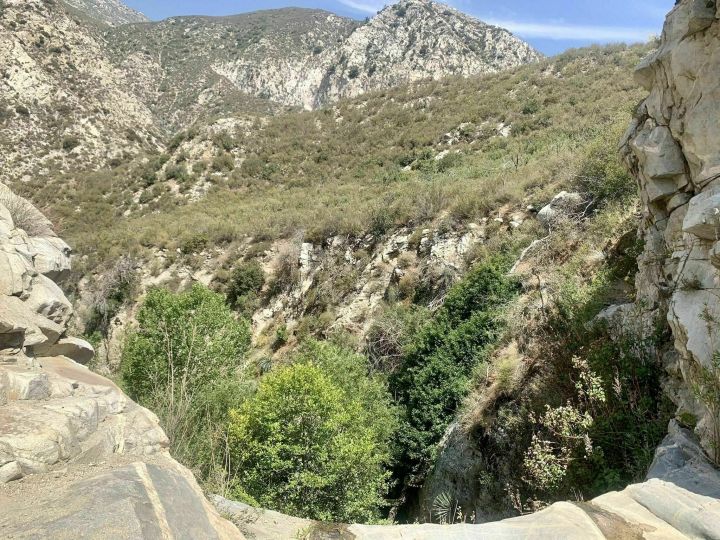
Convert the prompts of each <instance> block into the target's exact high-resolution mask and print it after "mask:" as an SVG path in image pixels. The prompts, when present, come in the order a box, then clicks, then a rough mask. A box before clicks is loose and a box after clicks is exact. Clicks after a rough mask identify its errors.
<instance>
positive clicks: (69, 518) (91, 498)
mask: <svg viewBox="0 0 720 540" xmlns="http://www.w3.org/2000/svg"><path fill="white" fill-rule="evenodd" d="M53 488H54V489H50V490H42V491H41V492H40V493H37V494H35V495H36V497H33V498H28V497H25V496H22V495H21V496H20V497H17V498H16V497H13V498H12V499H10V500H8V501H3V500H2V496H3V494H2V492H1V491H0V501H2V502H3V503H4V504H3V505H2V510H0V530H2V531H3V537H4V538H8V539H45V538H53V539H58V540H62V539H68V540H70V539H75V538H88V539H96V540H127V539H131V538H138V539H139V538H145V539H155V538H157V539H160V538H162V539H177V540H198V539H203V540H205V539H207V540H216V539H217V540H220V539H243V538H244V536H243V535H242V534H241V533H240V532H239V531H238V530H237V529H236V528H235V527H234V526H233V525H232V524H231V523H229V522H227V521H225V520H224V519H222V518H221V517H220V516H219V515H218V514H217V512H215V511H214V510H213V509H212V507H210V505H209V503H207V501H206V500H205V498H204V496H203V494H202V491H201V490H200V488H199V486H198V485H197V483H196V482H195V479H194V478H193V477H192V475H191V474H190V473H189V471H187V470H186V469H184V468H183V467H181V466H180V465H178V464H177V463H176V462H175V461H173V460H172V459H171V458H169V457H168V456H163V457H161V458H159V459H157V460H155V461H154V462H153V463H144V462H141V461H137V462H133V463H130V464H128V465H125V466H122V467H118V468H112V469H106V470H104V471H103V472H101V473H100V474H95V475H92V476H89V477H87V478H83V479H81V480H78V481H76V482H73V483H72V484H70V485H67V484H65V485H62V484H61V485H58V486H53ZM38 509H42V510H41V511H40V512H38Z"/></svg>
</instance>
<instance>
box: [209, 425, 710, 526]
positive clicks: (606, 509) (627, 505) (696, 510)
mask: <svg viewBox="0 0 720 540" xmlns="http://www.w3.org/2000/svg"><path fill="white" fill-rule="evenodd" d="M213 502H214V503H215V505H216V506H217V508H218V509H219V510H220V511H221V512H222V513H223V514H224V515H228V516H230V518H231V519H232V521H234V522H235V523H236V524H237V525H238V527H239V528H240V530H241V531H242V532H243V533H244V534H245V535H246V536H247V537H248V538H256V539H258V540H264V539H267V540H270V539H271V538H297V537H299V536H300V537H302V535H303V534H304V535H309V537H310V538H316V537H317V538H343V539H344V538H347V539H362V540H396V539H397V540H400V539H408V538H412V539H414V540H421V539H427V540H431V539H435V538H447V539H471V538H477V539H480V538H493V539H495V538H498V539H508V540H510V539H513V540H515V539H553V540H556V539H568V540H571V539H572V540H574V539H578V538H583V539H585V538H587V539H591V538H592V539H598V540H604V539H630V538H637V539H647V540H650V539H658V540H659V539H667V540H670V539H677V540H680V539H688V538H719V537H720V529H719V528H718V523H720V472H718V470H717V469H715V468H714V467H712V466H711V465H709V464H708V463H707V460H706V458H705V457H704V454H703V452H702V449H700V447H699V446H698V445H697V444H696V443H695V442H694V441H693V437H692V434H691V433H689V432H688V431H687V430H683V429H682V428H680V427H678V426H677V424H675V423H672V424H671V425H670V434H669V435H668V436H667V437H666V438H665V440H664V441H663V443H662V445H661V446H660V448H659V449H658V451H657V453H656V457H655V461H654V462H653V465H652V467H651V469H650V473H649V474H648V480H647V481H645V482H644V483H641V484H634V485H631V486H628V487H627V488H626V489H624V490H623V491H620V492H611V493H607V494H605V495H602V496H600V497H598V498H596V499H593V500H592V501H589V502H587V503H568V502H562V503H556V504H554V505H552V506H550V507H549V508H547V509H545V510H543V511H541V512H537V513H535V514H530V515H527V516H522V517H518V518H513V519H507V520H504V521H498V522H496V523H486V524H483V525H467V524H465V525H429V524H428V525H398V526H372V525H327V524H320V523H315V522H312V521H309V520H299V519H297V518H290V517H288V516H283V515H282V514H279V513H277V512H270V511H266V510H258V509H255V508H251V507H249V506H247V505H244V504H240V503H235V502H232V501H227V500H225V499H223V498H222V497H214V498H213ZM315 535H317V536H315Z"/></svg>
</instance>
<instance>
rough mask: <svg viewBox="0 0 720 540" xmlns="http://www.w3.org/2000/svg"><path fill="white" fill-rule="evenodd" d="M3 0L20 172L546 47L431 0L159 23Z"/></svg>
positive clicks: (115, 160)
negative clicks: (361, 10) (345, 14)
mask: <svg viewBox="0 0 720 540" xmlns="http://www.w3.org/2000/svg"><path fill="white" fill-rule="evenodd" d="M3 6H4V7H3V9H2V10H1V11H0V40H1V41H2V46H3V47H4V50H6V51H12V53H11V54H6V55H4V56H3V58H2V59H0V70H1V71H2V73H4V74H5V76H4V77H3V78H2V80H1V81H0V148H2V149H3V151H4V152H5V156H6V158H5V159H4V160H3V162H2V163H1V164H0V172H2V174H3V175H4V178H6V179H7V181H8V182H10V183H11V184H14V183H17V182H18V181H20V180H21V179H26V180H27V179H28V178H39V177H42V176H44V175H46V174H47V173H48V172H49V171H52V173H53V174H58V173H61V172H68V173H70V172H73V171H81V170H82V171H92V170H96V169H98V168H106V167H108V166H112V167H116V166H117V165H119V164H124V163H128V162H130V161H132V159H133V158H134V157H135V156H137V154H138V152H140V151H141V150H144V151H147V150H150V149H153V148H158V149H160V148H162V146H163V145H164V144H165V143H167V142H168V140H169V139H170V138H171V137H172V135H173V134H174V133H175V132H177V131H180V130H187V129H189V128H190V127H191V126H192V125H193V124H198V125H199V126H200V127H201V128H202V126H203V125H205V124H206V123H209V122H213V121H214V120H216V119H217V118H223V117H224V118H227V117H230V116H233V115H239V116H243V117H249V118H250V121H251V122H252V121H253V119H255V118H258V117H266V116H268V115H272V114H274V113H275V112H278V111H280V110H281V109H282V108H283V107H284V106H289V105H292V106H300V107H305V108H312V107H316V106H318V105H320V104H323V103H329V102H331V101H333V100H336V99H338V98H341V97H345V96H354V95H357V94H360V93H363V92H366V91H370V90H374V89H379V88H388V87H390V86H393V85H396V84H400V83H403V82H408V81H412V80H416V79H421V78H428V77H432V78H442V77H445V76H448V75H456V74H457V75H473V74H478V73H486V72H494V71H497V70H499V69H504V68H508V67H513V66H517V65H520V64H523V63H527V62H532V61H536V60H537V59H538V58H539V56H538V54H537V53H536V52H535V51H533V50H532V49H531V48H530V47H529V46H528V45H526V44H525V43H523V42H521V41H520V40H518V39H516V38H514V37H513V36H511V35H510V34H509V33H507V32H506V31H504V30H500V29H497V28H492V27H489V26H487V25H485V24H483V23H481V22H480V21H476V20H474V19H471V18H468V17H467V16H465V15H463V14H461V13H459V12H456V11H453V10H450V9H446V8H444V7H443V6H442V5H441V4H435V3H432V2H427V1H426V0H422V1H420V0H414V1H412V2H409V3H408V2H405V3H403V4H402V5H399V7H398V8H397V10H394V9H388V10H384V11H383V12H382V13H381V14H380V15H378V16H377V17H376V18H373V19H371V20H370V21H369V22H368V23H366V24H364V25H360V24H359V23H358V22H357V21H354V20H351V19H345V18H342V17H338V16H336V15H333V14H330V13H328V12H324V11H319V10H309V9H294V8H291V9H284V10H274V11H264V12H255V13H249V14H244V15H238V16H233V17H217V18H212V17H176V18H171V19H168V20H166V21H161V22H157V23H151V22H143V21H144V20H145V19H144V17H143V16H142V15H140V14H137V13H135V12H133V11H132V10H130V9H128V8H127V7H125V6H124V5H123V4H122V3H120V2H117V1H115V0H112V1H109V0H108V1H102V2H101V1H94V0H93V1H85V0H83V1H79V0H72V1H69V2H64V3H61V2H44V1H41V0H28V1H27V2H25V1H21V0H8V1H6V2H4V4H3ZM401 14H402V16H401ZM429 17H430V18H429ZM427 20H435V21H436V22H435V23H434V24H435V26H432V25H430V24H429V23H427V22H424V21H427ZM126 23H133V24H126ZM373 47H374V48H373ZM428 51H435V52H434V53H432V54H428ZM436 54H441V55H442V57H443V58H444V59H445V60H448V59H449V60H451V61H449V62H448V61H443V62H439V61H438V57H437V56H434V55H436ZM371 60H372V61H371ZM349 61H352V62H356V63H357V64H358V65H357V66H355V65H349V64H348V62H349ZM26 156H30V158H29V159H26V158H25V157H26ZM73 181H74V180H73Z"/></svg>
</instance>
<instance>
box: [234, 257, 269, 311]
mask: <svg viewBox="0 0 720 540" xmlns="http://www.w3.org/2000/svg"><path fill="white" fill-rule="evenodd" d="M263 285H265V272H264V271H263V269H262V267H261V266H260V264H258V263H257V262H255V261H253V262H251V263H243V264H240V265H239V266H238V267H237V268H235V269H234V270H233V272H232V275H231V276H230V281H229V283H228V286H227V301H228V303H229V304H230V305H231V306H232V307H233V308H235V309H238V310H239V311H240V312H242V313H243V314H245V316H252V313H253V312H254V311H255V309H256V308H257V302H258V296H259V294H260V291H261V289H262V288H263Z"/></svg>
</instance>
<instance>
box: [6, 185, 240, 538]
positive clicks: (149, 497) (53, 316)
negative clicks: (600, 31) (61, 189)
mask: <svg viewBox="0 0 720 540" xmlns="http://www.w3.org/2000/svg"><path fill="white" fill-rule="evenodd" d="M0 195H1V196H0V224H2V226H3V227H4V230H5V231H6V232H7V233H8V234H0V253H3V254H6V255H11V257H0V276H5V277H6V276H8V275H11V274H12V275H11V277H12V279H10V280H8V279H6V280H2V279H0V282H2V283H0V353H2V354H1V355H0V536H2V538H37V539H45V538H97V539H115V538H116V539H127V538H178V539H180V538H187V539H196V538H208V539H214V538H217V539H224V538H238V539H240V538H243V536H242V535H241V534H240V532H239V531H238V530H237V529H236V528H235V527H234V526H233V525H232V524H230V523H229V522H227V521H225V520H223V519H222V518H220V517H219V516H218V514H217V513H216V512H215V510H214V509H213V508H212V507H211V506H210V505H209V503H208V502H207V501H206V500H205V498H204V496H203V494H202V491H201V490H200V488H199V487H198V485H197V483H196V482H195V479H194V478H193V476H192V473H190V471H188V470H187V469H185V468H184V467H182V466H181V465H180V464H178V463H177V462H175V461H174V460H173V459H172V458H171V457H170V456H169V454H168V451H167V447H168V444H169V443H168V439H167V437H166V435H165V433H164V431H163V430H162V428H161V427H160V424H159V421H158V419H157V417H156V416H155V415H154V414H153V413H152V412H150V411H148V410H147V409H144V408H143V407H140V406H139V405H137V404H136V403H134V402H133V401H132V400H130V399H129V398H128V397H127V396H126V395H125V394H123V392H122V391H121V390H120V389H119V388H118V387H117V386H116V385H115V384H114V383H112V382H111V381H110V380H108V379H105V378H104V377H101V376H100V375H97V374H95V373H93V372H91V371H90V370H88V369H87V368H86V367H84V366H82V365H80V364H78V363H77V362H75V361H74V360H77V361H79V362H89V361H90V360H91V359H92V357H93V349H92V346H90V344H89V343H87V342H85V341H84V340H81V339H77V338H72V337H61V336H64V334H66V333H67V325H68V321H69V320H70V317H71V316H72V306H71V304H70V302H69V301H68V299H67V298H66V297H65V295H64V294H63V292H62V290H61V289H60V287H58V286H57V284H55V283H54V282H53V281H52V280H51V278H50V276H54V277H55V278H60V277H62V276H63V274H64V273H65V272H66V271H67V270H69V258H68V251H69V249H68V248H67V245H66V244H65V243H64V242H62V240H60V239H57V238H55V237H52V236H47V234H49V231H48V230H47V227H46V224H45V221H44V220H45V218H44V217H42V218H38V217H37V216H36V217H35V218H33V220H31V221H28V222H26V223H27V224H28V225H27V226H28V228H30V227H33V228H34V227H35V225H34V224H37V223H40V224H42V227H41V228H40V229H34V230H35V231H37V230H42V232H43V234H44V235H45V236H43V237H40V238H33V237H30V236H28V234H27V231H24V230H22V229H19V228H17V225H18V224H19V223H20V221H19V220H14V219H12V217H11V216H10V217H9V213H11V212H8V211H7V207H6V206H5V205H4V204H3V203H2V201H8V200H13V201H15V200H16V199H12V198H8V197H11V194H10V196H8V192H7V189H6V188H4V186H3V187H2V189H1V190H0ZM23 204H27V203H26V201H25V202H23ZM24 208H25V211H26V212H27V213H26V214H24V216H25V217H27V216H33V215H35V213H37V210H35V209H34V208H33V209H32V211H30V210H28V207H27V206H25V207H24ZM2 232H3V230H0V233H2ZM33 246H34V247H33ZM18 261H20V262H18ZM16 269H19V270H18V271H17V272H15V270H16ZM24 275H27V276H28V277H30V279H24V278H23V277H22V276H24ZM18 276H19V277H18ZM16 277H17V279H15V278H16ZM8 283H9V284H10V286H9V287H8V286H7V284H8ZM81 477H82V479H79V480H78V481H77V482H70V480H74V479H76V478H81Z"/></svg>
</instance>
